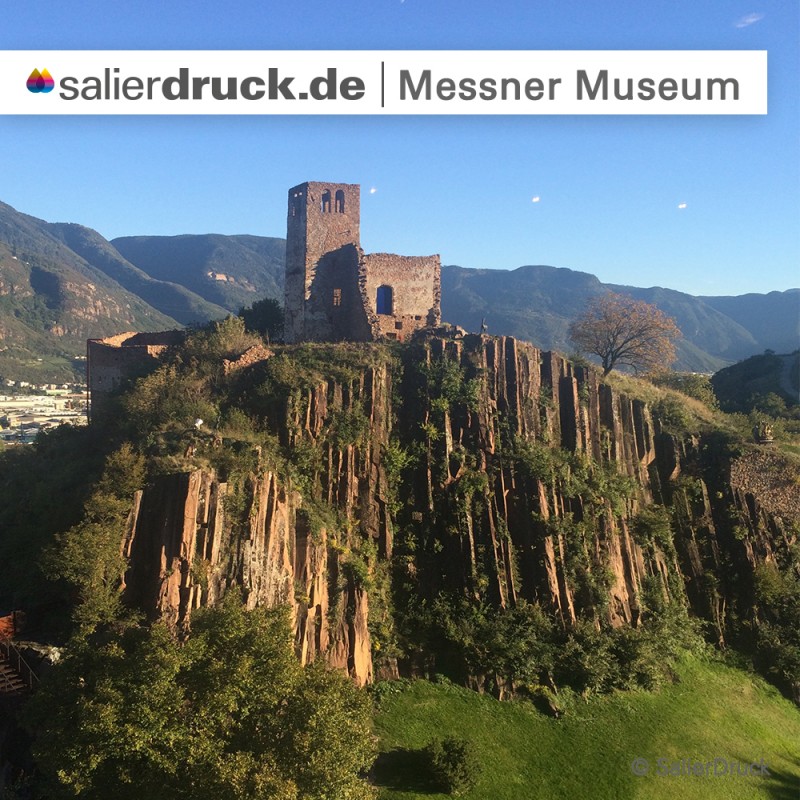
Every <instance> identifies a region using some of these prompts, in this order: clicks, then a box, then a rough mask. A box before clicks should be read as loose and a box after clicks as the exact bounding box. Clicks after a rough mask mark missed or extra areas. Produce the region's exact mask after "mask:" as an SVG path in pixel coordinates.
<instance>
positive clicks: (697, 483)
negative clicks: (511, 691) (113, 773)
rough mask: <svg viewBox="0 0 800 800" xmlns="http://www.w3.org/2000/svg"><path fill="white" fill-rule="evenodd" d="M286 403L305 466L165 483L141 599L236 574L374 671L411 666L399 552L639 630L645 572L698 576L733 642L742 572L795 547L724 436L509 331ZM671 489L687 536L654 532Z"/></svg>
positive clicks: (429, 591) (137, 576) (339, 662)
mask: <svg viewBox="0 0 800 800" xmlns="http://www.w3.org/2000/svg"><path fill="white" fill-rule="evenodd" d="M273 360H274V359H270V360H269V361H268V362H266V364H267V366H266V367H265V366H264V364H263V363H262V364H261V367H262V368H264V369H269V368H270V367H269V365H271V364H272V363H273ZM448 365H449V366H448ZM246 370H247V367H243V369H242V370H241V371H240V372H246ZM332 374H333V373H332ZM268 416H269V424H270V428H271V433H272V434H274V436H276V437H277V438H278V440H279V441H280V442H281V443H282V445H283V447H284V452H288V453H289V454H292V453H294V454H295V460H296V461H297V462H300V461H302V462H303V463H304V464H305V467H304V470H303V471H302V474H298V473H297V472H293V471H292V470H290V469H286V468H285V467H284V466H281V463H280V460H279V459H276V457H275V454H274V453H273V452H267V451H266V450H265V451H264V452H261V451H260V450H259V451H258V452H255V453H252V455H253V458H254V463H256V464H257V466H256V467H255V468H253V469H251V470H250V471H249V472H248V473H247V475H246V476H244V477H242V476H239V477H236V478H235V479H234V478H232V477H231V476H225V475H221V474H219V473H218V472H216V471H215V470H213V469H211V468H209V467H207V466H205V467H202V468H198V469H196V470H194V471H191V472H187V473H184V474H176V475H168V476H164V477H162V478H159V479H157V480H156V481H154V482H153V483H152V484H151V485H148V486H147V487H145V488H144V489H143V490H142V491H141V492H139V493H137V496H136V498H135V502H134V504H133V508H132V510H131V515H130V519H129V525H128V535H127V538H126V541H125V543H124V552H125V554H126V555H127V556H128V558H129V565H130V566H129V570H128V572H127V574H126V577H125V593H126V597H127V600H128V601H129V602H130V603H132V604H134V605H136V606H138V607H141V608H143V609H145V610H146V612H147V613H148V614H149V615H150V616H151V617H153V618H155V617H161V618H163V619H165V620H167V621H168V622H169V623H170V624H172V625H173V626H175V628H176V629H178V630H181V629H184V628H185V627H186V626H187V625H189V624H190V620H191V613H192V611H193V610H194V609H196V608H199V607H202V606H204V605H210V604H214V603H216V602H218V601H219V600H220V599H221V598H222V597H223V596H224V595H225V594H226V593H227V592H229V591H231V590H232V589H233V588H238V589H239V590H240V591H241V593H242V597H243V600H244V602H245V603H246V604H247V605H248V607H254V606H258V605H266V606H274V605H278V604H288V605H290V606H291V609H292V615H293V623H294V631H295V644H296V649H297V654H298V657H299V658H301V659H302V661H303V662H307V661H311V660H314V659H316V658H319V657H324V658H326V659H327V661H328V662H329V663H331V664H332V665H335V666H337V667H339V668H341V669H345V670H347V671H348V672H349V673H350V674H351V675H352V676H353V678H354V679H355V680H356V681H357V682H358V683H360V684H363V683H367V682H369V681H371V680H372V679H373V673H374V670H375V669H377V670H379V671H380V673H381V674H382V675H391V674H395V671H396V664H395V663H394V661H393V659H392V657H391V656H389V657H384V654H383V653H382V652H380V653H379V652H377V643H376V642H374V641H373V636H374V630H375V629H376V626H377V627H380V625H385V624H386V622H387V618H388V617H390V616H391V613H390V611H389V610H387V609H388V608H389V603H388V602H387V596H386V595H387V592H390V589H388V588H387V586H386V585H385V584H386V582H385V581H384V582H383V583H381V581H379V580H377V579H376V576H377V575H378V574H382V575H384V576H385V575H386V574H387V569H386V565H387V564H388V563H392V564H394V566H395V569H401V570H404V572H403V575H404V579H406V580H408V581H410V582H411V583H414V584H416V586H417V590H418V592H419V596H420V597H421V598H428V599H432V598H434V597H436V596H437V594H438V593H440V592H443V591H445V592H452V593H456V594H458V595H460V596H462V597H466V598H473V599H474V600H481V601H485V602H488V603H492V604H494V605H495V606H500V607H508V606H512V605H514V604H517V603H519V602H520V601H521V600H526V601H528V602H538V603H540V604H542V605H543V606H544V607H545V608H547V609H549V610H550V612H551V613H552V614H553V615H554V617H555V618H556V619H558V620H560V622H561V624H563V625H565V626H569V625H571V624H573V623H574V622H575V621H576V619H578V618H579V617H580V618H584V619H590V620H593V621H594V623H595V624H596V625H597V626H600V625H601V623H607V624H611V625H612V626H621V625H637V624H638V623H639V620H640V617H641V614H642V608H643V602H642V597H643V592H644V591H645V585H647V587H649V590H650V591H652V587H653V586H655V587H658V590H659V591H661V592H662V593H663V595H664V596H665V598H669V597H672V596H674V595H675V594H676V593H678V594H680V595H681V598H676V599H682V596H683V593H684V591H685V593H686V596H687V597H688V600H689V602H691V603H692V605H693V606H694V607H695V609H696V610H697V611H698V612H699V613H701V614H702V615H703V616H705V617H706V618H707V619H710V620H712V621H713V623H714V625H715V628H716V630H717V632H718V635H719V638H720V640H721V641H724V638H725V632H726V619H727V616H728V615H729V614H730V613H731V612H732V608H733V600H732V599H731V598H732V597H734V596H740V594H741V593H740V589H741V587H740V586H739V585H736V586H735V585H734V584H733V583H732V582H731V581H730V580H728V579H726V578H725V577H724V576H725V574H726V569H728V568H729V567H730V565H731V564H732V563H734V564H735V565H737V573H738V567H739V565H740V566H741V568H742V569H743V570H745V571H746V570H750V573H752V570H753V569H754V568H755V566H756V565H757V564H759V563H761V562H763V561H765V560H769V558H770V557H771V553H772V551H773V550H774V549H775V548H776V547H777V548H782V547H788V546H789V545H790V544H791V543H792V541H793V540H792V539H791V536H790V534H789V532H788V528H787V527H786V526H785V525H784V524H783V522H782V521H781V520H780V518H779V517H778V516H776V514H775V508H774V507H772V506H771V505H769V504H768V503H767V504H764V503H761V502H760V501H758V500H757V499H756V496H757V494H758V492H755V493H754V491H751V490H750V489H748V488H747V486H746V485H745V482H743V480H744V479H739V478H737V479H736V480H734V482H733V484H732V483H731V482H730V480H729V473H728V465H729V463H730V460H731V454H730V453H729V452H727V451H725V450H724V446H723V444H721V443H720V442H716V443H715V442H714V441H711V440H708V439H707V438H700V437H694V438H689V439H687V440H685V441H684V440H682V439H677V438H675V437H674V436H672V435H669V434H668V433H667V432H665V431H664V430H662V428H661V425H660V423H659V421H658V420H657V419H654V417H653V415H652V413H651V411H650V410H649V409H648V407H647V406H646V405H645V404H644V403H643V402H641V401H639V400H636V399H632V398H630V397H627V396H625V395H624V394H621V393H619V392H617V391H616V390H614V389H613V388H612V387H611V386H609V385H607V384H603V383H600V381H599V378H598V374H597V373H596V372H595V371H594V370H592V369H589V368H587V367H582V366H576V365H574V364H572V363H570V362H569V361H567V360H566V359H564V358H563V357H561V356H560V355H558V354H556V353H549V352H541V351H539V350H538V349H537V348H535V347H533V346H532V345H530V344H527V343H524V342H519V341H517V340H515V339H512V338H508V337H502V338H494V337H489V336H466V337H463V338H460V339H447V338H442V337H425V338H421V339H419V340H417V341H416V342H414V343H412V344H411V345H408V346H406V347H405V348H404V349H403V350H402V351H401V359H400V360H399V361H397V360H394V358H393V357H392V356H391V355H390V354H388V351H387V352H386V353H384V357H383V358H382V359H378V360H377V363H375V364H373V365H371V366H369V367H368V368H366V369H364V370H363V371H361V372H360V373H359V374H357V375H356V376H355V377H352V378H346V379H343V378H339V379H335V378H330V379H327V380H320V381H319V382H317V383H315V384H312V385H310V386H305V387H304V388H302V389H293V390H292V391H290V392H289V391H287V393H286V396H285V397H283V398H281V399H280V402H278V403H277V404H274V406H273V407H272V410H271V411H270V414H269V415H268ZM240 445H241V443H240ZM218 446H225V444H224V443H222V445H219V444H218ZM242 446H245V445H242ZM390 450H391V451H392V452H393V453H395V454H396V453H398V452H399V453H402V454H404V457H403V458H402V459H400V461H401V466H400V467H397V465H396V464H395V465H394V466H391V465H390V464H389V462H390V461H391V458H389V457H388V456H387V453H389V451H390ZM723 451H724V452H723ZM734 475H735V476H738V475H740V473H739V472H736V470H734ZM737 481H738V482H737ZM654 503H657V504H659V505H665V506H667V507H669V509H670V510H671V519H672V524H673V531H674V537H673V541H672V543H670V542H664V541H662V540H659V539H658V537H655V538H653V537H650V538H648V537H647V535H646V534H642V532H641V530H640V527H641V526H639V525H638V522H637V520H638V518H639V515H640V512H641V510H642V509H643V508H646V507H648V506H651V505H652V504H654ZM396 536H400V537H401V539H402V542H403V547H404V550H403V557H402V559H401V562H402V563H400V562H398V560H397V559H392V555H393V550H394V546H395V537H396ZM398 541H399V540H398ZM409 543H413V547H411V546H410V545H409ZM398 564H400V566H398ZM728 571H730V570H728ZM731 574H733V573H731ZM720 576H723V577H722V578H720ZM684 587H685V589H684ZM376 654H377V656H378V657H377V658H376V664H375V666H373V657H374V656H375V655H376Z"/></svg>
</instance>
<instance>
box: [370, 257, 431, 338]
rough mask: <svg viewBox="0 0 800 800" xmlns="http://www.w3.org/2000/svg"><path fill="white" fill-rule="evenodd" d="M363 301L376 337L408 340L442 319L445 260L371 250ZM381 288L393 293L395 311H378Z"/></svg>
mask: <svg viewBox="0 0 800 800" xmlns="http://www.w3.org/2000/svg"><path fill="white" fill-rule="evenodd" d="M359 283H360V288H361V292H362V302H363V304H364V306H365V307H366V308H367V309H368V316H369V320H370V323H371V326H372V330H373V336H374V338H375V339H379V338H381V337H384V338H387V339H396V340H398V341H404V340H405V339H406V338H408V336H409V335H410V334H411V333H413V332H414V331H416V330H420V329H422V328H426V327H432V326H436V325H438V324H439V323H440V322H441V263H440V260H439V256H438V255H434V256H398V255H394V254H391V253H369V254H368V255H365V256H364V257H363V261H362V264H361V270H360V274H359ZM380 287H389V288H391V292H392V313H391V314H378V308H377V297H378V290H379V288H380Z"/></svg>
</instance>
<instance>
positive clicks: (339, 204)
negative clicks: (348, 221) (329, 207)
mask: <svg viewBox="0 0 800 800" xmlns="http://www.w3.org/2000/svg"><path fill="white" fill-rule="evenodd" d="M336 211H337V213H339V214H344V192H343V191H342V190H341V189H337V190H336Z"/></svg>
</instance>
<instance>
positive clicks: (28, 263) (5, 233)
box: [0, 203, 176, 380]
mask: <svg viewBox="0 0 800 800" xmlns="http://www.w3.org/2000/svg"><path fill="white" fill-rule="evenodd" d="M48 227H49V226H48V223H46V222H44V221H43V220H40V219H36V218H35V217H30V216H28V215H26V214H20V213H19V212H17V211H15V210H14V209H13V208H11V206H8V205H6V204H4V203H0V375H8V376H9V377H14V378H17V379H28V380H37V379H44V378H55V377H62V378H64V379H66V378H68V377H70V376H71V375H72V364H73V359H74V357H75V356H78V355H80V354H83V353H85V352H86V339H87V338H91V337H99V336H107V335H109V334H112V333H117V332H120V331H123V330H163V329H165V328H171V327H175V325H176V322H175V320H174V319H173V318H172V317H169V316H167V315H165V314H162V313H160V312H159V311H157V310H156V309H154V308H153V307H152V306H150V305H148V304H147V303H146V302H145V301H144V300H142V299H141V298H139V297H137V296H136V295H135V294H133V293H131V292H129V291H127V290H126V289H124V288H123V287H122V286H120V284H119V283H117V282H116V281H114V280H112V279H111V278H110V277H108V276H107V275H105V274H104V273H103V272H102V271H100V270H98V269H97V268H95V267H93V266H92V265H90V264H88V263H87V262H86V261H85V260H84V259H83V258H81V257H80V256H79V255H78V254H77V253H75V252H74V251H73V250H71V249H70V248H69V247H67V245H66V244H64V242H62V241H61V240H60V239H59V238H57V237H55V236H53V234H52V233H51V232H50V231H49V230H48Z"/></svg>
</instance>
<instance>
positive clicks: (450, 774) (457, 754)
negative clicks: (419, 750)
mask: <svg viewBox="0 0 800 800" xmlns="http://www.w3.org/2000/svg"><path fill="white" fill-rule="evenodd" d="M425 755H426V759H427V761H428V767H429V769H430V774H431V778H432V780H433V783H434V784H435V786H436V788H437V789H439V790H440V791H442V792H446V793H447V794H455V795H458V794H464V793H465V792H468V791H469V790H470V789H471V788H472V787H473V786H474V785H475V782H476V781H477V779H478V775H479V774H480V764H479V763H478V759H477V757H476V755H475V751H474V749H473V747H472V744H471V743H470V742H468V741H467V740H466V739H459V738H457V737H455V736H448V737H447V738H445V739H434V740H433V741H432V742H431V743H430V744H429V745H428V746H427V747H426V748H425Z"/></svg>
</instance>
